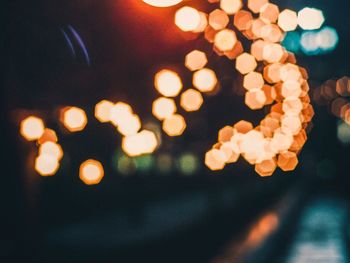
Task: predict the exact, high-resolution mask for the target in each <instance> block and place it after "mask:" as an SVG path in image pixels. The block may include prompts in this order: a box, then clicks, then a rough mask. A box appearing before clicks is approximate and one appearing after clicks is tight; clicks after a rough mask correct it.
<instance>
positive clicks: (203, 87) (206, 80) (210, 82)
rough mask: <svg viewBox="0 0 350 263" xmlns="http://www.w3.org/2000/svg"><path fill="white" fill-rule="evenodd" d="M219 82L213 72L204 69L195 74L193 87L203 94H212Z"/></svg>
mask: <svg viewBox="0 0 350 263" xmlns="http://www.w3.org/2000/svg"><path fill="white" fill-rule="evenodd" d="M217 82H218V80H217V78H216V74H215V72H214V71H213V70H211V69H208V68H203V69H200V70H198V71H196V72H195V73H194V74H193V86H194V87H195V88H197V89H198V90H199V91H201V92H211V91H213V90H214V89H215V87H216V84H217Z"/></svg>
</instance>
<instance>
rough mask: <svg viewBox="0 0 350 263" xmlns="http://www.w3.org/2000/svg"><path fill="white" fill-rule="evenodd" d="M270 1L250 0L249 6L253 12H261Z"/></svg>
mask: <svg viewBox="0 0 350 263" xmlns="http://www.w3.org/2000/svg"><path fill="white" fill-rule="evenodd" d="M268 2H269V0H248V8H249V9H250V10H252V12H253V13H259V12H260V10H261V8H262V7H263V6H264V5H265V4H267V3H268Z"/></svg>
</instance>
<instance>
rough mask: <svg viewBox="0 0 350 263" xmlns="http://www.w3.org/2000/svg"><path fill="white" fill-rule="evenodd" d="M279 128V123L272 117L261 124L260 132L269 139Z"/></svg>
mask: <svg viewBox="0 0 350 263" xmlns="http://www.w3.org/2000/svg"><path fill="white" fill-rule="evenodd" d="M279 127H280V123H279V121H278V120H276V119H274V118H271V117H266V118H265V119H263V120H262V121H261V122H260V131H261V132H262V133H263V134H264V136H265V137H268V138H271V137H272V136H273V133H274V132H275V130H276V129H278V128H279Z"/></svg>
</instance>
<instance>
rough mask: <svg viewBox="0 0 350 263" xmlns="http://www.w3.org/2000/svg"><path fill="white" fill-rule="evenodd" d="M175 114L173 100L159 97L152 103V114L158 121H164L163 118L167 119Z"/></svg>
mask: <svg viewBox="0 0 350 263" xmlns="http://www.w3.org/2000/svg"><path fill="white" fill-rule="evenodd" d="M175 112H176V105H175V101H174V100H173V99H169V98H164V97H161V98H158V99H156V100H155V101H154V102H153V105H152V113H153V115H154V116H155V117H156V118H157V119H159V120H164V119H165V118H169V117H170V116H172V115H173V114H174V113H175Z"/></svg>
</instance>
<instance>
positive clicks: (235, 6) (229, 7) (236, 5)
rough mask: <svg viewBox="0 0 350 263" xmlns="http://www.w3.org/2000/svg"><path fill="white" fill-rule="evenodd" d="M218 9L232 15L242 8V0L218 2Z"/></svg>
mask: <svg viewBox="0 0 350 263" xmlns="http://www.w3.org/2000/svg"><path fill="white" fill-rule="evenodd" d="M220 8H221V9H222V10H224V11H225V12H226V13H227V14H228V15H233V14H235V13H237V12H238V11H239V10H240V9H241V8H242V0H220Z"/></svg>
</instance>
